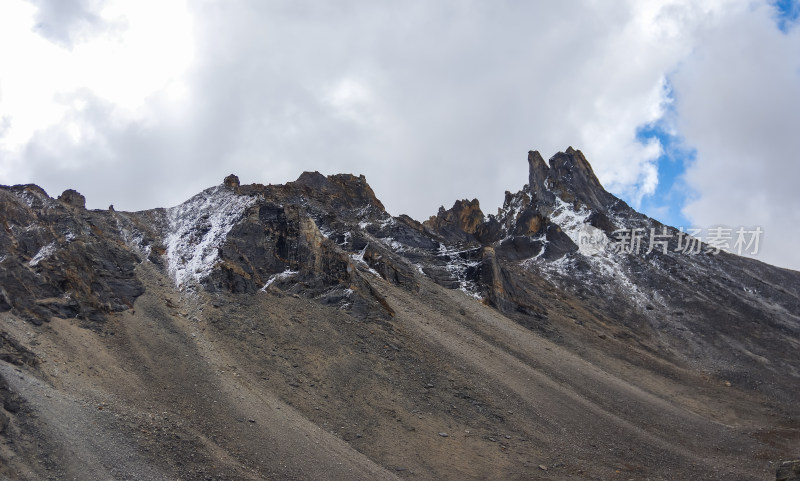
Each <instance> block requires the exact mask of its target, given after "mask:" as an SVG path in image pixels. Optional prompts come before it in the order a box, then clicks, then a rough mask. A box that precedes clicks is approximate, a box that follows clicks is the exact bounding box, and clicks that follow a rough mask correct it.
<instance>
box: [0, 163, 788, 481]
mask: <svg viewBox="0 0 800 481" xmlns="http://www.w3.org/2000/svg"><path fill="white" fill-rule="evenodd" d="M528 163H529V166H530V176H529V181H530V182H529V184H528V185H527V186H526V187H524V188H522V189H521V190H519V191H518V192H516V193H511V192H507V193H506V196H505V201H504V204H503V206H502V207H501V208H500V209H499V210H498V212H497V214H496V215H484V213H483V212H482V210H481V206H480V204H479V202H478V200H477V199H473V200H466V199H465V200H458V201H456V202H455V203H454V204H453V205H452V207H451V208H449V209H445V208H444V207H442V208H440V209H439V212H438V213H437V214H436V215H435V216H433V217H431V218H430V219H428V220H427V221H426V222H425V223H424V224H422V223H419V222H417V221H415V220H413V219H411V218H410V217H408V216H402V215H401V216H397V217H394V216H392V215H390V214H389V213H387V212H386V211H385V210H384V208H383V205H382V204H381V202H380V201H379V200H378V199H377V197H376V196H375V193H374V192H373V191H372V189H371V188H370V186H369V185H368V183H367V181H366V178H365V177H364V176H355V175H350V174H340V175H331V176H325V175H322V174H320V173H319V172H305V173H303V174H302V175H300V177H299V178H298V179H297V180H296V181H295V182H289V183H287V184H283V185H261V184H249V185H248V184H243V185H240V184H239V180H238V178H236V176H234V175H230V176H228V177H227V178H226V179H225V180H224V181H223V183H222V184H220V185H216V186H213V187H210V188H208V189H205V190H204V191H202V192H200V193H198V194H197V195H195V196H193V197H192V198H190V199H188V200H186V201H185V202H183V203H182V204H180V205H177V206H174V207H170V208H166V209H163V208H159V209H152V210H147V211H140V212H124V211H116V210H111V209H109V210H99V209H89V210H86V209H85V208H84V206H85V199H84V198H83V196H82V195H80V194H78V193H77V192H75V191H72V190H69V191H66V192H65V193H63V194H62V195H61V196H60V197H59V198H58V199H53V198H51V197H49V196H48V195H47V194H46V192H45V191H44V190H42V189H41V188H39V187H37V186H35V185H18V186H0V226H2V228H0V446H2V447H3V448H2V449H0V479H45V478H47V479H112V478H115V479H116V478H120V479H122V478H125V479H168V478H171V479H176V478H177V479H200V477H201V476H202V478H203V479H211V478H214V479H244V478H248V479H249V478H252V479H274V478H278V479H328V478H329V479H365V480H366V479H401V478H404V477H408V476H407V475H408V474H411V473H412V469H413V472H414V473H416V474H417V477H419V478H420V479H443V480H448V479H454V480H455V479H458V480H459V481H460V480H463V479H530V478H532V477H537V476H539V477H542V476H543V475H544V476H545V477H546V479H566V478H576V479H577V478H580V479H611V478H615V477H617V478H620V477H622V478H623V479H634V478H635V479H674V480H696V479H709V480H712V479H719V480H721V479H726V480H728V479H767V475H772V474H774V473H775V471H776V469H775V468H777V472H778V476H779V478H778V479H785V480H787V481H788V480H789V479H792V478H791V477H789V476H790V475H792V474H795V473H796V471H797V469H796V464H791V463H783V464H776V461H777V460H779V459H787V456H794V455H795V453H796V446H797V440H798V439H800V425H798V422H797V420H798V419H800V407H798V403H797V392H798V391H800V374H798V373H800V357H798V354H797V352H798V351H797V341H796V340H797V339H800V295H798V293H800V274H798V273H797V272H795V271H789V270H785V269H779V268H777V267H773V266H769V265H766V264H762V263H760V262H758V261H756V260H753V259H748V258H743V257H738V256H735V255H731V254H728V253H725V252H720V253H719V255H712V254H709V251H708V250H706V251H705V252H702V253H701V252H696V253H686V252H685V250H681V249H680V248H679V246H678V245H677V244H678V242H677V240H676V239H672V240H670V241H668V242H666V243H665V245H662V247H663V250H662V249H661V248H656V249H650V250H646V249H645V245H644V244H645V243H646V242H647V239H646V236H645V238H643V239H642V244H643V245H642V249H641V250H638V251H633V250H625V249H618V248H614V245H613V244H614V243H615V242H614V240H615V237H614V231H615V230H617V229H631V228H636V229H637V230H641V231H643V232H651V233H652V232H656V229H658V232H662V228H663V227H664V226H663V225H661V224H659V223H658V222H656V221H655V220H653V219H650V218H648V217H647V216H644V215H642V214H639V213H637V212H635V211H634V210H633V209H631V208H629V207H628V206H626V205H625V204H624V203H623V202H621V201H619V200H618V199H616V198H615V197H614V196H613V195H611V194H609V193H608V192H606V191H605V190H604V189H603V188H602V186H601V185H600V183H599V182H598V180H597V178H596V176H595V175H594V173H593V171H592V169H591V167H590V166H589V163H588V162H587V161H586V159H585V157H584V156H583V154H582V153H581V152H580V151H578V150H574V149H572V148H568V149H566V151H565V152H560V153H558V154H556V155H554V156H553V157H552V158H551V159H550V160H549V162H545V160H544V159H543V158H542V156H541V155H540V154H539V153H538V152H535V151H532V152H530V153H529V154H528ZM672 232H675V230H674V229H673V230H672ZM651 235H652V234H651ZM587 239H588V240H589V242H586V240H587ZM650 239H651V242H652V237H651V238H650ZM606 246H607V247H612V248H609V249H606V248H605V247H606ZM87 329H88V330H87ZM9 363H10V364H9ZM37 366H38V367H37ZM265 400H267V401H268V402H267V403H265V402H264V401H265ZM95 406H97V407H96V408H95ZM87 408H88V409H87ZM278 408H281V409H280V410H278ZM151 413H163V414H162V415H159V416H153V415H152V414H151ZM284 413H287V414H284ZM423 414H424V416H423ZM351 420H358V426H356V424H355V423H351V422H349V421H351ZM351 424H352V426H351ZM82 426H89V428H88V429H84V428H83V427H82ZM303 426H306V427H305V428H302V427H303ZM336 426H342V427H341V428H337V429H336V430H335V431H331V429H332V428H334V427H336ZM298 427H300V428H302V429H305V431H303V430H301V431H297V429H298ZM339 429H341V431H339ZM448 431H449V434H448ZM298 432H299V434H298ZM328 432H330V435H329V436H328V434H326V433H328ZM167 434H168V435H167ZM312 436H313V439H315V443H309V442H308V439H309V438H310V437H312ZM325 436H327V438H325ZM326 439H327V440H326ZM209 440H213V442H210V441H209ZM316 440H319V444H318V443H317V442H316ZM432 443H435V444H432ZM103 445H110V446H113V447H114V448H115V449H112V450H104V449H94V447H96V446H103ZM59 446H78V447H79V449H77V450H75V451H73V450H66V451H65V450H61V449H59V448H58V447H59ZM298 447H299V448H300V451H299V452H295V451H297V449H298ZM117 448H119V449H117ZM276 449H278V450H279V451H277V452H276ZM281 449H282V451H280V450H281ZM498 449H500V450H502V453H503V454H502V455H503V456H505V457H507V458H508V459H507V461H508V462H503V463H497V462H496V460H497V453H498V452H499V451H498ZM348 450H349V451H348ZM62 451H63V452H62ZM348 452H349V453H350V454H352V456H350V457H347V456H346V455H343V453H344V454H346V453H348ZM331 453H333V454H331ZM565 453H568V454H567V455H565ZM326 459H327V460H328V461H329V462H328V463H327V464H323V465H322V466H323V467H322V468H320V469H319V470H315V468H314V467H315V466H317V465H318V464H319V462H320V460H323V461H324V460H326ZM348 459H349V461H348ZM398 459H403V460H408V461H404V464H403V465H402V466H399V467H398V465H397V464H396V463H397V461H398ZM453 459H468V460H469V466H466V465H465V467H464V468H463V469H462V468H461V467H457V468H458V469H454V464H453V461H452V460H453ZM531 459H537V460H538V459H541V461H535V463H539V462H542V463H546V465H545V464H542V465H541V466H538V467H537V466H536V465H535V464H534V465H531V461H530V460H531ZM120 460H122V461H123V462H122V463H121V464H120ZM125 460H132V461H129V462H127V461H125ZM309 460H311V461H312V462H309ZM548 460H549V461H548ZM767 460H773V461H769V462H767ZM287 461H288V462H287ZM364 462H370V463H373V464H374V467H373V469H372V470H371V471H364V470H363V468H364V466H365V465H364V464H363V463H364ZM405 462H408V463H409V464H405ZM126 463H127V464H126ZM343 463H344V464H343ZM87 466H88V467H92V466H94V467H96V468H95V469H96V470H95V471H91V472H88V474H87ZM151 466H156V467H159V469H163V470H164V471H163V472H155V471H147V469H150V467H151ZM287 466H296V467H297V468H292V469H293V470H291V471H290V470H287V469H288V468H287ZM328 468H331V469H328ZM545 468H547V469H545ZM333 469H340V470H341V471H333ZM390 470H391V472H390ZM622 470H624V471H625V472H624V473H622V472H620V471H622ZM26 472H31V473H32V474H31V475H30V476H29V477H25V476H17V475H16V474H17V473H26ZM358 473H362V474H361V475H358ZM395 473H401V474H400V476H399V477H398V476H395ZM545 477H542V479H545Z"/></svg>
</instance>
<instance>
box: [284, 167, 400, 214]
mask: <svg viewBox="0 0 800 481" xmlns="http://www.w3.org/2000/svg"><path fill="white" fill-rule="evenodd" d="M288 185H289V186H291V187H295V188H299V190H300V193H301V194H302V195H304V196H308V197H310V198H312V199H315V200H319V201H321V202H323V203H325V204H327V205H329V206H330V207H332V208H344V209H352V208H365V207H374V208H376V209H377V210H378V211H380V212H385V210H386V209H385V208H384V207H383V204H382V203H381V201H380V200H378V197H377V196H376V195H375V192H374V191H373V190H372V187H370V185H369V184H368V183H367V179H366V177H364V176H363V175H359V176H355V175H352V174H336V175H329V176H327V177H326V176H324V175H322V174H320V173H319V172H316V171H315V172H303V173H302V174H301V175H300V177H298V178H297V180H296V181H294V182H291V183H289V184H288Z"/></svg>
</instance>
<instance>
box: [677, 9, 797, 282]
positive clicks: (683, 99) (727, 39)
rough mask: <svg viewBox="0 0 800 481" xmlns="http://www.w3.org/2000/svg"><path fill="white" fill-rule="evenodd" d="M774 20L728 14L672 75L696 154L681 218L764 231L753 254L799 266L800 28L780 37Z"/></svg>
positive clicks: (765, 14)
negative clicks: (690, 197)
mask: <svg viewBox="0 0 800 481" xmlns="http://www.w3.org/2000/svg"><path fill="white" fill-rule="evenodd" d="M771 17H772V12H771V10H769V9H767V8H761V9H760V10H756V11H755V12H753V13H751V14H749V15H739V16H735V17H731V18H730V19H728V21H726V22H725V23H724V24H723V25H721V26H720V27H719V28H718V29H716V30H715V35H714V36H713V37H710V38H708V39H706V40H705V41H704V42H703V46H702V48H699V49H698V50H697V51H696V52H695V53H694V54H693V55H692V56H691V57H690V58H689V59H688V60H687V62H686V63H685V64H684V65H683V67H682V68H681V69H680V70H679V71H678V73H677V74H676V75H675V79H674V80H675V87H676V94H677V98H678V102H677V111H678V122H679V129H680V131H681V132H682V133H683V134H684V135H685V137H686V141H687V142H688V143H689V144H690V145H692V146H694V147H695V148H696V149H697V160H696V162H695V163H694V164H693V165H692V166H691V168H690V169H689V170H688V172H687V174H686V180H687V182H688V183H689V185H690V186H691V187H692V188H693V189H694V190H695V191H696V192H697V198H696V199H694V200H693V201H691V202H690V203H689V204H688V205H687V206H686V207H685V209H684V213H685V214H686V215H687V217H688V218H689V219H690V220H692V221H693V222H695V223H696V224H698V225H701V226H711V225H715V224H725V225H728V226H741V225H744V226H762V227H763V228H764V236H763V239H762V245H761V247H762V251H761V253H760V254H759V255H758V256H757V257H758V258H759V259H761V260H764V261H767V262H771V263H774V264H777V265H783V266H790V267H793V268H795V269H800V250H798V249H797V247H796V246H797V241H798V236H800V197H798V195H797V188H798V183H797V182H798V179H800V162H798V158H797V155H798V152H800V136H798V135H797V126H798V125H800V108H799V107H800V88H799V87H800V74H798V72H800V57H798V55H797V54H798V52H800V30H798V29H797V28H795V29H794V30H792V31H790V32H789V34H783V33H781V32H780V31H778V30H777V29H776V28H775V24H774V22H773V20H772V18H771ZM742 32H747V35H742Z"/></svg>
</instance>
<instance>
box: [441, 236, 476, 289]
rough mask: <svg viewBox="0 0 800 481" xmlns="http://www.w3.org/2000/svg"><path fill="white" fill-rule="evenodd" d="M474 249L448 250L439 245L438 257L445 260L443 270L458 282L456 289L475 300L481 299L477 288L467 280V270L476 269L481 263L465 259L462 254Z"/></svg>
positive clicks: (443, 245)
mask: <svg viewBox="0 0 800 481" xmlns="http://www.w3.org/2000/svg"><path fill="white" fill-rule="evenodd" d="M472 250H474V249H467V250H457V249H448V248H447V246H446V245H445V244H439V257H443V258H444V259H446V260H447V264H445V269H447V272H449V273H450V276H451V277H452V278H453V279H455V280H456V281H457V282H458V289H459V290H460V291H463V292H465V293H466V294H468V295H469V296H471V297H474V298H476V299H483V298H482V297H481V295H480V294H479V293H478V286H477V285H476V284H475V282H473V281H471V280H469V278H468V276H467V273H468V271H469V269H474V268H476V267H478V266H479V265H480V263H481V261H476V260H469V259H465V258H464V257H463V256H462V254H464V253H466V252H469V251H472Z"/></svg>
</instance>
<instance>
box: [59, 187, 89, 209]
mask: <svg viewBox="0 0 800 481" xmlns="http://www.w3.org/2000/svg"><path fill="white" fill-rule="evenodd" d="M58 200H60V201H61V202H63V203H64V204H67V205H69V206H71V207H76V208H78V209H85V208H86V197H84V196H83V195H82V194H81V193H80V192H78V191H77V190H73V189H67V190H65V191H64V192H62V193H61V195H59V196H58Z"/></svg>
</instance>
